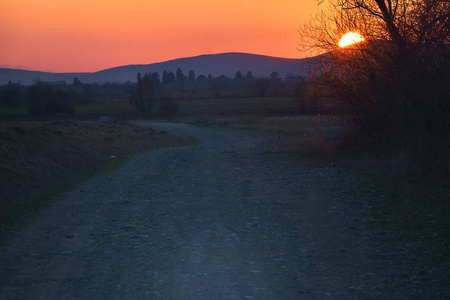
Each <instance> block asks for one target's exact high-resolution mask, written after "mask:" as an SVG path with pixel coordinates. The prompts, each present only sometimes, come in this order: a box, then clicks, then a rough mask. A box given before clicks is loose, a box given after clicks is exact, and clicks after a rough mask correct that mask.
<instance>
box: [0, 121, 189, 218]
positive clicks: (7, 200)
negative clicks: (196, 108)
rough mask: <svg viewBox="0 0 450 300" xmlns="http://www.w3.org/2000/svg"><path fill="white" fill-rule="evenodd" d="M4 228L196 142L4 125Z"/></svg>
mask: <svg viewBox="0 0 450 300" xmlns="http://www.w3.org/2000/svg"><path fill="white" fill-rule="evenodd" d="M0 124H1V127H0V158H1V162H2V164H1V165H0V182H1V183H2V184H1V189H0V225H4V224H5V223H8V222H11V220H12V221H13V220H14V219H15V218H16V217H17V216H18V215H24V214H25V215H26V214H28V213H30V212H32V211H34V210H35V209H38V208H39V207H40V206H41V205H42V204H43V203H45V202H47V201H49V200H50V199H51V194H52V193H57V192H60V191H61V190H64V189H65V188H67V187H68V186H69V185H70V184H73V183H76V182H79V181H80V180H83V179H86V178H87V177H89V176H92V175H95V174H97V173H98V172H102V171H107V170H110V169H111V168H114V167H116V166H118V165H119V164H120V163H121V162H123V161H124V159H126V158H127V157H129V156H130V155H132V154H134V153H137V152H142V151H146V150H151V149H156V148H161V147H170V146H184V145H190V144H191V143H193V140H191V139H189V138H187V137H183V136H178V135H172V134H168V133H166V132H158V131H155V130H152V129H146V128H141V127H137V126H133V125H129V124H102V123H99V122H95V121H85V122H83V121H52V122H2V123H0Z"/></svg>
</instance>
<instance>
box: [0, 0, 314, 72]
mask: <svg viewBox="0 0 450 300" xmlns="http://www.w3.org/2000/svg"><path fill="white" fill-rule="evenodd" d="M316 8H317V2H316V0H170V1H169V0H167V1H165V0H159V1H152V0H40V1H38V0H0V66H1V65H9V66H13V67H27V68H30V69H33V70H40V71H55V72H94V71H99V70H103V69H107V68H111V67H115V66H121V65H128V64H149V63H154V62H160V61H165V60H170V59H175V58H180V57H188V56H195V55H201V54H212V53H222V52H248V53H255V54H264V55H271V56H279V57H290V58H300V57H302V53H301V52H299V51H298V50H297V42H298V41H299V34H298V31H297V30H298V28H299V26H300V25H301V24H302V23H303V22H304V21H306V20H307V19H308V18H309V16H310V15H311V14H313V13H314V12H315V11H316Z"/></svg>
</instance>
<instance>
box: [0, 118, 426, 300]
mask: <svg viewBox="0 0 450 300" xmlns="http://www.w3.org/2000/svg"><path fill="white" fill-rule="evenodd" d="M147 126H151V127H152V128H155V129H159V130H167V131H174V132H177V133H182V134H188V135H192V136H195V137H197V138H198V139H200V140H202V141H203V143H202V144H200V145H198V146H195V147H186V148H169V149H160V150H156V151H151V152H147V153H143V154H141V155H138V156H136V157H134V158H132V159H131V160H129V161H128V162H127V163H126V164H125V165H123V166H122V167H121V168H120V169H118V170H116V171H114V172H111V173H109V174H106V175H104V176H100V177H96V178H94V179H92V180H90V181H89V182H86V183H85V184H83V185H80V186H79V187H78V188H76V189H75V190H74V191H72V192H70V193H68V194H66V195H64V196H63V197H62V198H61V199H60V200H58V201H56V202H55V203H54V204H53V205H52V206H51V207H49V208H48V209H47V210H46V211H44V212H43V213H42V214H41V215H39V216H38V217H37V218H36V219H35V220H34V221H32V222H30V224H29V225H28V226H27V227H26V228H24V229H23V230H22V231H20V232H18V233H17V235H16V236H15V237H13V238H10V239H9V240H8V241H7V243H6V244H5V245H3V246H1V249H0V250H1V253H0V255H1V257H0V266H1V267H0V268H1V270H0V298H2V299H414V298H415V297H416V296H417V299H421V295H420V289H418V288H415V287H411V286H398V285H396V284H393V281H392V279H393V276H396V273H395V270H393V264H392V262H390V261H389V260H388V259H387V258H386V256H384V255H383V254H382V253H380V248H379V245H378V239H377V238H376V237H375V236H376V233H375V232H374V231H373V230H372V229H371V227H370V226H369V225H370V221H371V217H370V207H368V206H367V205H366V204H364V201H363V199H355V198H354V197H353V196H352V195H353V190H354V189H355V188H356V187H357V182H358V181H357V179H356V178H354V177H353V176H351V175H348V174H346V173H345V172H344V171H342V170H340V169H338V168H336V167H333V168H327V167H324V166H320V165H316V164H312V163H305V162H298V161H292V160H290V159H289V158H290V156H289V155H290V154H288V153H280V152H274V151H273V150H271V149H269V148H268V147H266V145H267V144H266V142H267V141H268V139H270V138H273V137H272V136H270V135H269V134H265V133H260V132H252V131H243V130H228V129H207V128H200V127H194V126H189V125H185V124H169V123H166V124H163V123H161V124H147Z"/></svg>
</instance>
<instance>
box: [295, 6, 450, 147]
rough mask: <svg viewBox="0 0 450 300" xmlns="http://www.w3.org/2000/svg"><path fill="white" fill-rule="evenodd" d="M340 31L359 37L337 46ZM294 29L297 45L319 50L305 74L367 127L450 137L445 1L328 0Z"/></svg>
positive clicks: (449, 33)
mask: <svg viewBox="0 0 450 300" xmlns="http://www.w3.org/2000/svg"><path fill="white" fill-rule="evenodd" d="M346 32H358V33H360V34H361V35H362V36H363V37H364V38H365V41H364V42H361V43H357V44H354V45H351V46H348V47H345V48H339V46H338V41H339V39H340V38H341V36H342V35H343V34H344V33H346ZM300 34H301V42H300V49H301V50H303V51H311V52H312V53H314V54H318V53H325V54H323V55H321V56H319V57H318V59H317V60H316V61H315V62H314V63H313V64H311V66H310V69H309V72H310V76H311V78H312V79H313V80H314V82H315V84H320V85H322V87H323V88H325V89H327V90H328V91H329V92H330V94H331V95H332V96H333V97H336V98H337V99H338V100H340V101H341V103H342V105H343V106H345V107H346V108H347V111H348V116H349V117H350V119H351V121H352V122H353V124H354V125H355V126H358V127H359V128H360V129H362V130H363V131H364V133H365V134H368V135H372V136H376V135H378V136H380V135H384V136H389V135H390V136H392V137H393V138H394V139H398V138H399V137H400V136H402V137H405V136H415V135H417V132H428V133H430V132H434V133H436V132H439V133H440V134H444V135H446V136H447V137H448V135H449V132H450V126H449V123H448V122H447V121H445V120H446V118H448V114H449V113H450V111H449V104H448V101H449V95H450V89H449V87H450V79H449V78H450V1H443V0H328V2H326V3H321V4H320V5H319V11H318V13H317V14H316V16H315V17H314V18H313V19H312V20H310V21H309V22H308V23H306V24H304V25H303V27H302V28H301V29H300Z"/></svg>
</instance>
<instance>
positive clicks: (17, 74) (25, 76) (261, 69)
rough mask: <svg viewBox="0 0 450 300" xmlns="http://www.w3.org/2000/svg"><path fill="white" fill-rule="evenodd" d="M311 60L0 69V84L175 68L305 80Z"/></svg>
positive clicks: (227, 56) (239, 56)
mask: <svg viewBox="0 0 450 300" xmlns="http://www.w3.org/2000/svg"><path fill="white" fill-rule="evenodd" d="M310 60H311V58H298V59H297V58H281V57H274V56H266V55H260V54H250V53H242V52H227V53H219V54H203V55H198V56H192V57H184V58H177V59H172V60H168V61H163V62H158V63H152V64H131V65H125V66H117V67H113V68H109V69H104V70H101V71H97V72H92V73H88V72H79V73H76V72H73V73H52V72H42V71H29V70H20V69H9V68H0V84H6V83H7V82H9V81H12V82H16V83H21V84H24V85H30V84H32V83H33V82H34V81H36V80H37V79H39V80H41V81H44V82H55V81H65V82H66V83H69V84H70V83H72V82H73V79H74V78H75V77H77V78H78V79H79V80H81V81H82V82H84V83H95V82H97V83H104V82H118V83H120V82H126V81H135V80H136V76H137V73H141V74H143V73H149V72H158V73H159V74H160V75H162V73H163V71H164V70H166V71H171V72H174V73H175V72H176V70H177V69H178V68H180V69H181V70H182V71H183V73H184V74H185V75H187V73H188V72H189V71H190V70H193V71H194V72H195V75H196V76H198V75H201V74H202V75H205V76H207V75H208V74H211V75H212V76H221V75H225V76H227V77H234V76H235V74H236V72H237V71H241V72H242V74H244V75H245V74H246V72H248V71H250V72H252V74H253V76H254V77H269V75H270V74H271V73H272V72H277V73H278V74H279V75H280V76H281V77H284V76H286V75H287V74H293V75H297V76H306V74H305V73H304V72H303V71H302V70H301V68H302V67H303V66H305V65H306V64H307V63H308V62H309V61H310Z"/></svg>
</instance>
